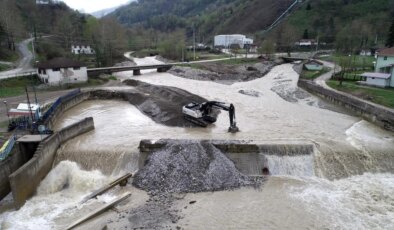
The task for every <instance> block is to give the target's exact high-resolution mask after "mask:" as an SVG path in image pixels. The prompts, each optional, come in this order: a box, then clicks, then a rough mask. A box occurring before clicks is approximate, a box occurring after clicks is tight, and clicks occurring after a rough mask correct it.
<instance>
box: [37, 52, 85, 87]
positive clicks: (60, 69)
mask: <svg viewBox="0 0 394 230" xmlns="http://www.w3.org/2000/svg"><path fill="white" fill-rule="evenodd" d="M37 71H38V76H39V78H40V79H41V80H42V82H44V83H45V84H48V85H62V84H70V83H80V82H86V81H87V80H88V73H87V68H86V66H85V65H84V64H82V63H81V62H78V61H74V60H71V59H68V58H55V59H52V60H50V61H47V62H42V63H40V64H39V65H38V70H37Z"/></svg>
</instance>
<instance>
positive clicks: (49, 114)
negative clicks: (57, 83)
mask: <svg viewBox="0 0 394 230" xmlns="http://www.w3.org/2000/svg"><path fill="white" fill-rule="evenodd" d="M79 93H81V89H76V90H74V91H71V92H70V93H68V94H66V95H64V96H61V97H59V98H58V99H57V100H56V101H55V102H54V103H53V104H52V105H51V107H50V108H49V109H48V110H47V111H46V112H45V113H44V115H43V116H42V118H41V120H42V121H46V120H47V119H48V118H49V117H50V116H51V115H52V114H53V112H54V111H55V110H56V108H57V107H58V106H59V105H60V104H61V103H62V101H65V100H67V99H70V98H71V97H74V96H75V95H77V94H79Z"/></svg>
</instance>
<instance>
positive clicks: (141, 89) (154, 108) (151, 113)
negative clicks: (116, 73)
mask: <svg viewBox="0 0 394 230" xmlns="http://www.w3.org/2000/svg"><path fill="white" fill-rule="evenodd" d="M124 83H125V84H126V85H129V86H133V87H134V88H133V89H130V90H127V91H108V90H95V91H92V92H90V99H122V100H126V101H128V102H130V103H131V104H132V105H134V106H136V107H137V108H138V109H139V110H140V111H141V112H142V113H144V114H145V115H147V116H148V117H150V118H151V119H152V120H154V121H155V122H157V123H160V124H163V125H166V126H170V127H195V126H196V125H195V124H193V123H191V122H189V121H186V120H185V119H184V118H183V114H182V107H183V106H184V105H186V104H188V103H190V102H197V103H202V102H204V101H207V100H206V99H204V98H202V97H200V96H197V95H194V94H191V93H189V92H187V91H185V90H182V89H178V88H175V87H168V86H155V85H151V84H148V83H144V82H140V81H136V80H126V81H124Z"/></svg>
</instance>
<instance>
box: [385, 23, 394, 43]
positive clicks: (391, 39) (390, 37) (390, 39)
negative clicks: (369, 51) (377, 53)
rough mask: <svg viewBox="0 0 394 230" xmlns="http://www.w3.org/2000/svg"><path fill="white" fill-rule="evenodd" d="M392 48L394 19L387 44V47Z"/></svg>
mask: <svg viewBox="0 0 394 230" xmlns="http://www.w3.org/2000/svg"><path fill="white" fill-rule="evenodd" d="M392 46H394V17H393V21H392V22H391V27H390V31H389V35H388V38H387V42H386V47H392Z"/></svg>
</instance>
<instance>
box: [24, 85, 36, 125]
mask: <svg viewBox="0 0 394 230" xmlns="http://www.w3.org/2000/svg"><path fill="white" fill-rule="evenodd" d="M25 91H26V97H27V106H28V107H29V112H30V116H31V122H32V123H33V122H34V117H33V111H32V110H31V104H30V98H29V93H28V92H27V87H25Z"/></svg>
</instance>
